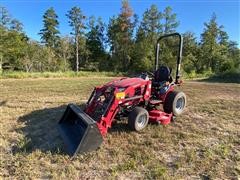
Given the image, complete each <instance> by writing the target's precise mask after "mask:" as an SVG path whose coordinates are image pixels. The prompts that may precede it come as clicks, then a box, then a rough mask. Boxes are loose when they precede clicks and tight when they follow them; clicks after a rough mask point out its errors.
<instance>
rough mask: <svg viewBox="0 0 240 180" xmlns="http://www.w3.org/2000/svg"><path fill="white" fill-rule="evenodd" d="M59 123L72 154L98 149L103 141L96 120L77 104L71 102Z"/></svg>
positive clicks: (68, 150)
mask: <svg viewBox="0 0 240 180" xmlns="http://www.w3.org/2000/svg"><path fill="white" fill-rule="evenodd" d="M58 124H59V131H60V134H61V136H62V138H63V141H64V143H65V145H66V147H67V152H68V154H69V155H70V156H75V155H76V154H77V153H78V152H79V153H83V152H88V151H93V150H96V149H97V148H98V147H99V146H100V145H101V143H102V141H103V138H102V135H101V133H100V131H99V129H98V126H97V124H96V122H95V121H94V120H93V119H92V118H91V117H89V116H88V115H87V114H86V113H85V112H84V111H82V110H81V109H80V108H79V107H78V106H77V105H74V104H69V105H68V106H67V109H66V111H65V113H64V114H63V117H62V118H61V120H60V121H59V123H58Z"/></svg>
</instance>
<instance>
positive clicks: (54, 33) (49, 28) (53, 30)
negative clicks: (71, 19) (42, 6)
mask: <svg viewBox="0 0 240 180" xmlns="http://www.w3.org/2000/svg"><path fill="white" fill-rule="evenodd" d="M57 18H58V16H57V14H56V13H55V11H54V9H53V8H52V7H51V8H49V9H48V10H47V11H46V12H45V13H44V15H43V29H41V30H40V33H39V34H40V35H41V40H42V42H43V43H45V44H46V46H47V47H50V48H52V49H54V48H56V47H57V45H58V41H59V30H58V25H59V22H58V20H57Z"/></svg>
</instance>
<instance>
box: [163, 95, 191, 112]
mask: <svg viewBox="0 0 240 180" xmlns="http://www.w3.org/2000/svg"><path fill="white" fill-rule="evenodd" d="M186 104H187V99H186V95H185V94H184V93H183V92H181V91H180V92H178V91H172V92H169V93H168V95H167V97H166V99H165V101H164V104H163V109H164V112H166V113H173V115H174V116H179V115H181V114H182V113H183V111H184V109H185V107H186Z"/></svg>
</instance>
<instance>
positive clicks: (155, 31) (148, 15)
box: [140, 5, 162, 41]
mask: <svg viewBox="0 0 240 180" xmlns="http://www.w3.org/2000/svg"><path fill="white" fill-rule="evenodd" d="M161 19H162V13H161V12H159V10H158V8H157V6H156V5H151V7H150V9H147V10H146V11H145V12H144V13H143V18H142V22H141V25H140V29H142V30H143V31H144V32H145V36H146V37H150V40H151V41H156V38H157V36H158V35H159V33H161V32H162V24H161Z"/></svg>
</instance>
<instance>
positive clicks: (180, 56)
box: [155, 33, 183, 83]
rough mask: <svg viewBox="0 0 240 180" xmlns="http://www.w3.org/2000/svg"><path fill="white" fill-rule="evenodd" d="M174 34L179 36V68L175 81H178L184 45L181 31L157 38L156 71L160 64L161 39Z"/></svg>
mask: <svg viewBox="0 0 240 180" xmlns="http://www.w3.org/2000/svg"><path fill="white" fill-rule="evenodd" d="M172 36H177V37H178V39H179V41H178V55H177V70H176V80H175V83H178V79H179V78H180V68H181V61H182V47H183V38H182V36H181V34H179V33H172V34H166V35H163V36H160V37H159V38H158V40H157V48H156V58H155V71H157V69H158V65H159V61H158V59H159V50H160V43H159V42H160V41H161V40H162V39H165V38H168V37H172Z"/></svg>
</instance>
